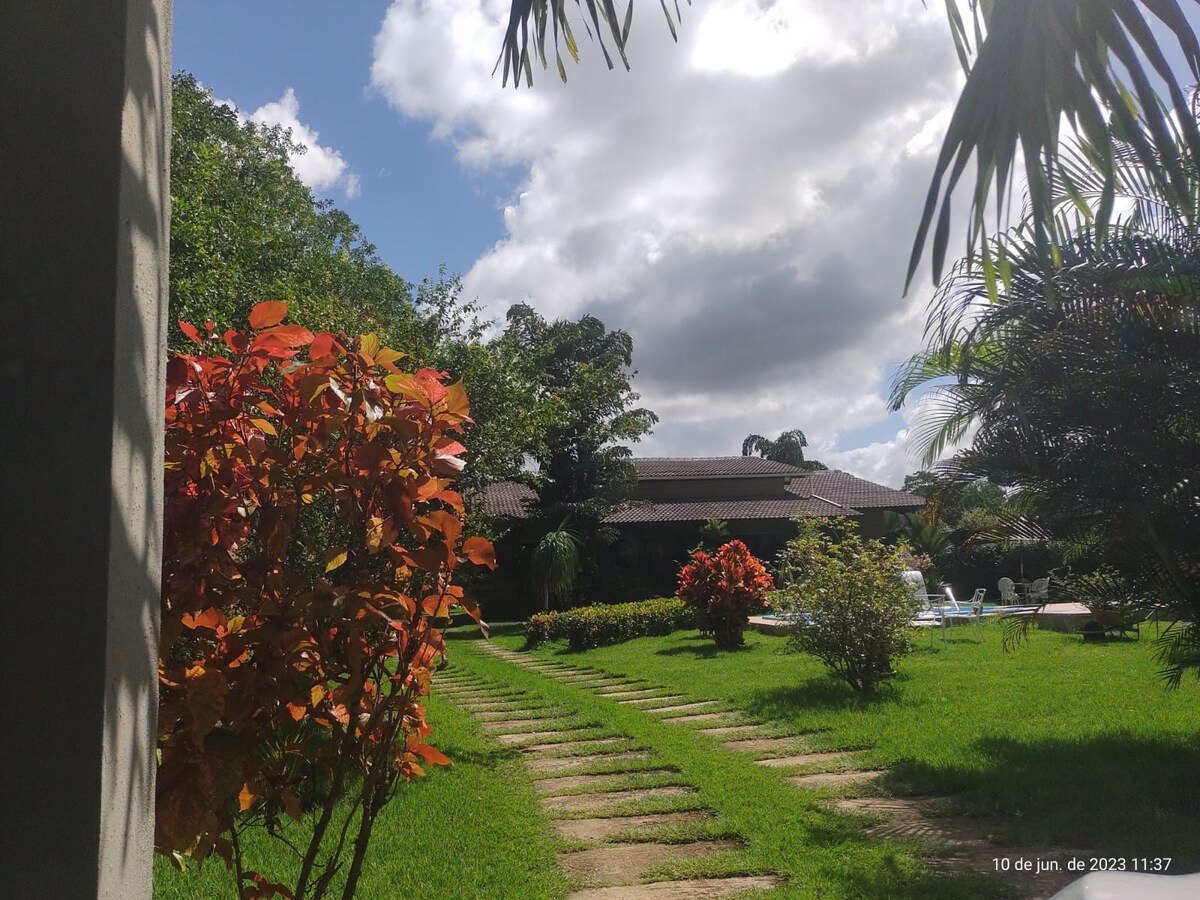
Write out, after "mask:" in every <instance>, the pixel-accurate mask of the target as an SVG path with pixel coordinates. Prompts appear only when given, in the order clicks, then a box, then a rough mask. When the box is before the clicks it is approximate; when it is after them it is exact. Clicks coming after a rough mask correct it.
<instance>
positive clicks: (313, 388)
mask: <svg viewBox="0 0 1200 900" xmlns="http://www.w3.org/2000/svg"><path fill="white" fill-rule="evenodd" d="M286 313H287V305H286V304H284V303H281V302H264V303H260V304H258V305H256V306H254V307H253V308H252V309H251V310H250V313H249V319H250V326H251V328H250V330H249V331H236V330H233V329H230V330H228V331H225V332H224V333H223V334H221V335H220V337H218V336H217V334H216V332H215V331H214V327H213V325H212V323H211V322H210V323H208V325H207V326H206V327H205V328H204V330H203V331H201V330H199V329H197V328H195V327H193V326H191V325H188V324H186V323H183V324H181V325H180V329H181V332H182V333H183V334H184V335H186V336H187V337H188V339H189V340H191V341H193V342H194V343H195V345H196V348H195V349H194V350H193V352H192V353H182V352H176V353H173V354H172V356H171V359H170V361H169V364H168V367H167V396H166V477H165V494H166V509H165V512H164V551H163V576H162V583H163V603H162V628H163V634H162V644H161V668H160V672H161V677H160V689H159V710H158V731H159V741H158V749H159V759H160V762H159V771H158V778H157V809H156V826H155V827H156V845H157V848H158V850H159V851H160V852H162V853H165V854H170V855H173V856H174V857H175V858H176V859H179V860H180V861H182V859H183V857H184V856H191V857H193V858H196V859H200V860H202V859H204V858H205V857H206V856H207V855H209V854H217V855H219V856H221V857H222V858H224V859H225V861H226V862H227V863H228V864H229V865H230V866H231V868H232V869H233V870H234V872H235V876H236V878H237V882H238V890H239V892H240V896H242V897H245V898H253V897H260V896H261V897H268V896H274V893H273V892H277V891H281V890H286V891H287V893H285V894H284V895H285V896H292V897H295V898H297V900H301V898H305V897H321V896H325V895H326V893H327V892H328V891H329V890H331V889H332V884H333V880H334V878H335V877H337V878H340V879H342V880H343V881H344V888H343V897H350V896H352V895H353V893H354V887H355V884H356V883H357V880H358V876H359V874H360V873H361V867H362V862H363V859H364V856H365V853H366V849H367V846H368V843H369V840H370V835H371V829H372V827H373V824H374V821H375V818H376V816H377V815H378V813H379V811H380V809H381V808H382V807H383V805H384V804H385V803H386V802H387V800H388V798H389V797H390V796H391V794H392V793H393V791H394V790H395V789H396V787H397V785H398V783H400V782H403V781H405V780H408V779H411V778H413V777H416V776H419V775H421V774H422V766H423V765H424V764H445V763H447V762H448V760H447V759H446V758H445V757H444V756H443V755H442V754H441V753H439V752H438V751H437V750H435V749H434V748H433V747H431V746H429V744H428V743H426V740H427V738H428V736H429V733H430V728H429V726H428V725H427V724H426V723H425V719H424V710H423V706H422V703H421V700H420V698H421V697H422V696H423V695H425V694H427V693H428V691H429V684H430V678H431V676H432V674H433V670H434V667H435V665H436V662H437V659H438V657H439V656H440V655H442V654H443V653H444V645H443V642H442V635H441V629H442V628H443V627H444V626H445V625H446V624H447V623H448V622H449V617H450V611H451V608H452V607H455V606H462V607H464V608H465V609H466V610H467V611H468V612H471V613H472V614H477V613H476V607H475V605H474V603H472V602H471V601H470V600H469V599H468V598H466V597H465V596H464V595H463V591H462V588H461V587H459V586H457V585H455V584H454V583H453V582H452V577H453V575H454V573H455V570H456V568H457V567H458V565H459V564H460V563H462V562H464V561H466V560H470V561H472V562H475V563H480V564H484V565H489V566H490V565H494V559H493V555H492V548H491V545H490V544H489V543H488V542H487V541H486V540H484V539H482V538H477V537H471V538H467V539H465V540H464V539H463V521H462V516H463V505H462V498H461V497H460V495H459V494H458V493H456V492H455V491H454V490H452V488H451V484H452V482H453V479H454V477H455V476H456V475H457V474H458V473H459V472H460V471H461V470H462V468H463V460H462V458H461V457H462V454H463V453H464V452H465V448H464V447H463V446H462V444H460V443H459V442H458V440H457V439H456V437H455V435H456V433H459V432H461V431H462V429H463V428H464V426H465V425H466V424H467V423H468V422H469V415H468V413H469V410H468V406H467V397H466V393H465V391H464V390H463V388H462V386H461V384H450V385H447V384H446V383H445V378H444V376H443V375H442V373H439V372H437V371H434V370H431V369H421V370H419V371H417V372H416V373H411V374H410V373H406V372H404V371H402V370H401V369H400V368H399V367H398V366H397V365H396V363H397V362H398V361H399V360H400V359H401V358H402V357H403V354H402V353H399V352H397V351H394V350H390V349H387V348H386V347H383V346H381V344H380V342H379V340H378V338H377V337H376V336H375V335H371V334H367V335H363V336H361V337H359V338H356V339H353V340H352V339H348V338H347V337H345V336H344V335H336V336H335V335H333V334H330V333H328V332H321V333H318V334H313V332H311V331H309V330H308V329H306V328H304V327H302V326H299V325H294V324H282V321H283V319H284V317H285V315H286ZM303 348H307V354H306V356H307V358H305V356H304V355H302V354H303ZM346 804H349V806H347V805H346ZM339 817H340V818H341V821H340V822H338V821H337V820H338V818H339ZM287 818H291V819H296V820H300V819H304V818H307V819H309V820H310V823H311V826H312V827H311V832H308V831H305V838H304V839H303V840H302V841H301V844H300V846H299V847H297V848H296V852H297V854H299V856H300V857H301V863H300V872H299V876H298V880H297V882H296V883H295V885H293V886H292V887H291V888H288V889H284V888H283V887H282V886H280V885H277V884H274V883H272V881H271V879H270V878H269V877H268V876H267V875H266V874H264V873H260V872H258V871H257V870H256V869H255V868H254V867H253V863H252V861H251V860H248V859H246V858H245V856H244V855H243V853H242V849H241V847H242V843H241V841H240V835H241V834H242V833H243V832H244V831H245V830H246V829H247V828H251V827H255V826H265V828H266V829H267V830H268V831H269V832H270V833H271V834H273V835H278V836H280V837H281V839H282V840H285V841H286V840H287V838H286V837H285V836H284V832H285V830H286V828H285V825H286V819H287ZM347 835H349V836H350V846H349V847H347V846H346V840H347ZM326 838H328V840H327V839H326ZM346 853H348V854H349V860H348V861H347V860H346V859H345V855H346ZM347 862H348V866H347Z"/></svg>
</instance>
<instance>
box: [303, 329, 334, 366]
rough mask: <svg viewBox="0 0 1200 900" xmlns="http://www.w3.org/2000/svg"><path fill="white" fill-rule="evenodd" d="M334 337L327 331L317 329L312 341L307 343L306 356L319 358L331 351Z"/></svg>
mask: <svg viewBox="0 0 1200 900" xmlns="http://www.w3.org/2000/svg"><path fill="white" fill-rule="evenodd" d="M333 345H334V337H333V335H332V334H330V333H329V332H328V331H318V332H317V335H316V337H314V338H313V342H312V343H311V344H309V345H308V358H309V359H320V358H321V357H323V356H329V355H330V354H331V353H333Z"/></svg>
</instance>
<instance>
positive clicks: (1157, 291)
mask: <svg viewBox="0 0 1200 900" xmlns="http://www.w3.org/2000/svg"><path fill="white" fill-rule="evenodd" d="M1176 151H1177V153H1178V155H1180V156H1181V157H1182V156H1183V155H1184V153H1185V148H1184V147H1183V146H1182V145H1180V146H1178V147H1177V148H1176ZM1092 158H1093V157H1092V156H1091V155H1090V148H1089V147H1087V146H1086V145H1085V146H1080V147H1074V148H1068V150H1067V152H1066V153H1065V154H1064V163H1063V164H1062V165H1061V166H1059V167H1058V169H1056V170H1055V171H1053V172H1047V173H1045V177H1046V181H1047V184H1048V186H1049V188H1050V197H1051V202H1052V205H1053V208H1054V210H1055V215H1056V219H1057V221H1058V223H1059V226H1058V227H1059V230H1060V233H1062V234H1068V235H1070V238H1069V240H1066V241H1064V242H1063V243H1062V245H1061V246H1060V247H1059V249H1058V251H1057V260H1056V262H1055V263H1054V264H1053V265H1052V266H1047V265H1046V262H1045V260H1044V259H1043V257H1042V255H1041V249H1040V248H1039V247H1038V246H1037V243H1038V237H1037V234H1036V229H1035V228H1034V227H1033V226H1032V225H1031V224H1030V223H1029V222H1025V223H1022V224H1021V225H1020V226H1018V227H1017V228H1016V229H1014V230H1013V231H1011V232H1009V233H1008V234H1006V235H1003V236H1001V237H1000V238H998V239H994V240H993V241H991V252H992V253H993V254H994V257H995V258H996V259H998V260H1001V261H1002V264H1003V265H1002V267H1000V271H1001V277H1000V278H998V279H995V280H989V278H988V277H987V274H986V272H985V271H984V267H983V266H982V265H981V264H980V262H979V260H978V259H975V260H965V261H963V262H961V263H959V264H958V265H957V266H956V267H955V268H954V270H953V272H952V273H951V275H950V276H949V277H948V278H947V280H946V281H945V283H944V284H943V285H942V286H941V287H940V288H939V290H938V291H937V293H936V294H935V296H934V298H933V300H932V302H931V304H930V310H929V317H928V324H927V336H928V337H927V347H926V349H925V350H924V351H923V352H921V353H919V354H917V355H916V356H914V357H913V358H912V359H911V360H910V361H909V362H908V364H907V365H906V366H905V367H903V368H902V369H901V371H900V372H899V373H898V375H897V377H896V380H895V382H894V384H893V394H892V406H893V408H899V406H900V405H901V404H903V403H904V401H905V400H906V399H907V398H908V397H909V396H910V395H911V394H912V393H913V391H915V390H917V389H918V388H927V389H928V390H927V392H926V395H925V398H924V399H923V401H922V404H921V406H919V407H918V415H917V422H916V423H915V426H914V430H913V435H914V438H915V439H916V440H917V441H918V442H919V443H920V444H921V445H922V448H923V449H924V450H925V454H926V460H927V461H932V459H934V458H936V457H937V456H939V455H940V454H941V453H942V452H943V451H944V449H945V448H946V447H947V446H949V445H950V444H952V443H955V442H957V441H958V440H960V439H961V438H962V437H964V435H965V434H966V433H967V430H968V429H969V428H972V427H974V428H976V429H977V430H976V432H975V436H974V439H973V441H972V444H971V446H970V447H969V448H967V449H964V450H961V451H959V452H958V453H956V454H955V455H954V456H953V457H952V459H950V460H949V461H948V462H945V463H942V464H941V465H940V466H939V467H938V468H939V470H940V472H941V473H942V474H943V475H945V476H946V477H952V478H959V479H963V480H966V479H973V478H980V477H986V478H988V479H989V480H990V481H991V482H993V483H995V484H998V485H1000V486H1002V487H1006V488H1009V489H1010V495H1009V502H1008V506H1009V507H1010V510H1011V511H1012V512H1013V513H1014V514H1016V516H1018V517H1019V516H1020V515H1021V514H1030V518H1033V519H1034V520H1036V521H1038V522H1039V523H1040V524H1041V525H1043V526H1044V527H1045V528H1046V529H1047V530H1048V531H1050V532H1052V533H1053V537H1054V538H1055V539H1057V541H1058V542H1060V544H1061V545H1063V546H1065V547H1067V548H1068V551H1069V552H1070V553H1071V554H1072V555H1073V556H1075V557H1079V558H1087V557H1088V556H1089V555H1090V556H1091V557H1092V558H1093V560H1094V561H1104V562H1109V563H1114V564H1117V565H1118V566H1120V567H1121V568H1122V569H1123V570H1124V571H1125V572H1126V573H1127V574H1131V575H1133V576H1135V578H1137V579H1140V580H1141V581H1142V582H1143V583H1148V584H1152V585H1153V586H1154V588H1155V590H1156V593H1157V594H1158V595H1159V596H1161V597H1165V598H1167V599H1168V600H1169V601H1170V602H1171V603H1172V605H1174V606H1176V607H1177V608H1180V609H1182V610H1184V611H1185V612H1186V613H1187V614H1188V618H1190V619H1191V620H1192V623H1193V624H1192V625H1190V626H1188V627H1185V628H1181V629H1176V630H1174V631H1173V632H1172V633H1171V637H1170V641H1169V642H1168V643H1167V644H1165V645H1164V646H1163V648H1162V653H1163V659H1164V661H1165V662H1166V664H1167V666H1166V674H1167V677H1168V678H1169V679H1170V680H1171V682H1172V683H1178V681H1179V679H1180V678H1181V677H1182V674H1183V672H1184V671H1185V670H1189V669H1190V670H1192V671H1193V672H1196V673H1197V674H1200V626H1197V625H1196V624H1195V623H1196V622H1197V621H1198V620H1200V549H1198V548H1197V547H1196V546H1195V541H1194V540H1193V539H1192V538H1191V535H1194V534H1196V533H1197V529H1198V528H1200V488H1198V485H1200V393H1198V392H1197V391H1196V385H1197V384H1200V229H1198V228H1197V226H1196V224H1195V222H1194V221H1193V218H1192V216H1191V213H1190V208H1181V207H1180V206H1179V205H1178V203H1177V202H1176V200H1177V198H1178V197H1179V196H1180V195H1181V193H1182V195H1183V196H1185V197H1187V198H1189V202H1190V203H1191V205H1193V206H1194V202H1192V201H1194V198H1195V197H1197V196H1200V170H1198V169H1197V167H1196V165H1195V164H1194V162H1192V161H1189V162H1188V163H1187V174H1188V184H1187V185H1186V186H1185V189H1184V190H1183V191H1182V192H1180V191H1177V190H1173V191H1172V192H1171V193H1169V194H1168V193H1167V192H1165V191H1164V190H1163V189H1162V187H1161V185H1159V184H1158V183H1157V182H1156V181H1155V180H1154V179H1153V178H1152V177H1150V175H1149V174H1148V172H1147V166H1145V165H1144V164H1143V161H1142V159H1141V158H1140V156H1139V155H1138V154H1137V152H1136V151H1135V150H1134V148H1133V147H1132V145H1121V144H1119V143H1118V152H1117V154H1116V157H1115V158H1116V163H1117V169H1116V171H1115V173H1114V175H1113V176H1112V177H1111V178H1110V177H1109V176H1107V175H1106V174H1104V173H1103V172H1101V171H1098V170H1095V169H1091V168H1089V166H1088V162H1089V160H1091V159H1092ZM1106 198H1107V199H1106ZM1118 201H1119V206H1120V208H1121V209H1122V210H1124V211H1123V212H1122V213H1120V215H1118V216H1117V217H1116V220H1115V221H1114V222H1113V223H1110V224H1105V223H1102V222H1101V221H1100V220H1099V219H1098V217H1096V216H1094V215H1090V212H1091V204H1093V203H1105V202H1110V203H1116V202H1118ZM1185 206H1187V204H1185ZM980 252H983V251H982V250H981V251H980ZM945 379H949V383H945V381H944V380H945ZM1014 521H1019V518H1014Z"/></svg>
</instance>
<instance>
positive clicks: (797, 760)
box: [755, 750, 850, 769]
mask: <svg viewBox="0 0 1200 900" xmlns="http://www.w3.org/2000/svg"><path fill="white" fill-rule="evenodd" d="M849 755H850V754H849V753H846V752H845V751H841V750H838V751H833V752H830V753H799V754H797V755H795V756H777V757H775V758H774V759H758V760H755V762H757V763H758V764H759V765H760V766H767V767H768V768H772V769H783V768H787V767H788V766H807V765H811V764H813V763H826V762H838V761H840V760H844V759H845V758H846V757H848V756H849Z"/></svg>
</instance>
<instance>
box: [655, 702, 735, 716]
mask: <svg viewBox="0 0 1200 900" xmlns="http://www.w3.org/2000/svg"><path fill="white" fill-rule="evenodd" d="M720 702H721V701H719V700H697V701H696V702H694V703H681V704H679V705H678V706H656V707H655V708H654V709H651V710H650V712H652V713H654V714H655V715H658V716H661V715H662V714H663V713H689V712H692V711H693V710H695V711H696V712H699V711H700V710H702V709H707V708H708V707H710V706H719V705H720Z"/></svg>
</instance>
